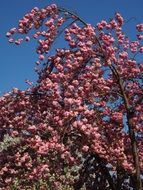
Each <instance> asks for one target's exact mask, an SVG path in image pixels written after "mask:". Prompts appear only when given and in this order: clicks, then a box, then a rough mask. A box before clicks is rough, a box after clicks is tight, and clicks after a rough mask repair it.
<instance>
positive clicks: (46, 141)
mask: <svg viewBox="0 0 143 190" xmlns="http://www.w3.org/2000/svg"><path fill="white" fill-rule="evenodd" d="M124 23H125V22H124V19H123V17H122V16H121V15H120V14H119V13H116V14H115V17H114V18H113V19H110V20H109V21H105V20H102V21H101V22H99V23H97V24H96V26H92V25H91V24H88V23H86V22H85V21H84V20H82V19H81V18H80V17H79V16H78V15H76V14H74V13H73V12H71V11H69V10H66V9H64V8H60V7H58V6H57V5H55V4H52V5H50V6H47V7H45V8H42V9H40V8H37V7H34V8H33V9H32V10H31V11H30V12H29V13H27V14H26V15H25V16H24V17H23V18H22V19H21V20H19V24H18V27H16V28H12V29H10V30H9V32H7V34H6V36H7V37H8V39H9V42H10V43H13V44H16V45H20V44H21V43H23V42H29V41H30V40H32V39H36V42H37V49H36V52H37V54H38V60H37V61H36V65H37V66H36V71H37V74H38V80H37V83H36V85H32V84H31V83H30V82H29V81H28V83H29V88H28V89H26V90H24V91H21V90H19V89H17V88H13V89H12V91H11V92H8V93H6V94H4V95H3V96H2V97H0V106H1V110H0V126H1V128H0V142H1V143H0V150H1V151H0V189H1V190H11V189H41V190H42V189H43V190H45V189H52V190H53V189H57V190H60V189H64V188H65V189H74V190H80V189H87V190H93V189H94V190H95V189H97V190H98V189H102V188H104V189H106V190H131V189H135V190H141V189H142V183H143V180H142V179H143V159H142V158H143V62H142V53H143V43H142V40H143V24H137V26H136V30H137V31H136V33H137V35H136V39H135V40H131V39H130V38H129V37H128V36H126V35H125V33H124V31H123V30H124ZM57 38H62V39H63V40H64V41H65V44H66V45H63V46H64V47H60V48H56V50H55V51H54V53H53V51H52V53H51V51H50V50H51V49H52V47H53V46H52V45H53V43H54V44H55V43H56V40H57Z"/></svg>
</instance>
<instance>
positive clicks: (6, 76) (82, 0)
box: [0, 0, 143, 95]
mask: <svg viewBox="0 0 143 190" xmlns="http://www.w3.org/2000/svg"><path fill="white" fill-rule="evenodd" d="M51 3H56V4H58V5H59V6H62V7H65V8H68V9H70V10H72V11H74V12H76V13H77V14H79V15H80V16H81V17H82V18H83V19H84V20H85V21H86V22H88V23H92V24H93V25H95V24H96V23H97V22H98V21H100V20H101V19H110V18H111V17H112V16H113V15H114V13H115V12H120V13H121V14H122V15H123V16H124V18H125V19H126V20H128V19H130V18H132V17H134V18H135V20H132V21H130V22H129V23H128V24H127V25H126V31H127V32H128V33H129V34H130V35H131V36H134V34H135V33H134V32H135V30H134V26H135V24H136V23H139V22H143V10H142V9H143V0H125V1H123V0H12V1H10V0H1V6H0V22H1V25H0V28H1V30H0V95H2V94H3V93H4V92H7V91H10V89H11V88H12V87H18V88H19V89H25V88H26V87H27V85H26V84H25V82H24V81H25V79H30V80H32V81H36V78H37V76H36V74H35V72H34V66H35V65H34V62H35V61H36V60H37V55H36V53H35V47H36V44H35V43H34V42H30V43H25V44H22V45H21V46H14V45H11V44H9V43H8V42H7V39H6V37H5V33H6V32H7V31H8V30H9V29H10V28H12V27H14V26H17V23H18V20H19V19H20V18H21V17H22V16H23V15H24V14H25V13H27V12H28V11H30V10H31V9H32V8H33V7H34V6H38V7H41V8H42V7H44V6H46V5H48V4H51Z"/></svg>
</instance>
